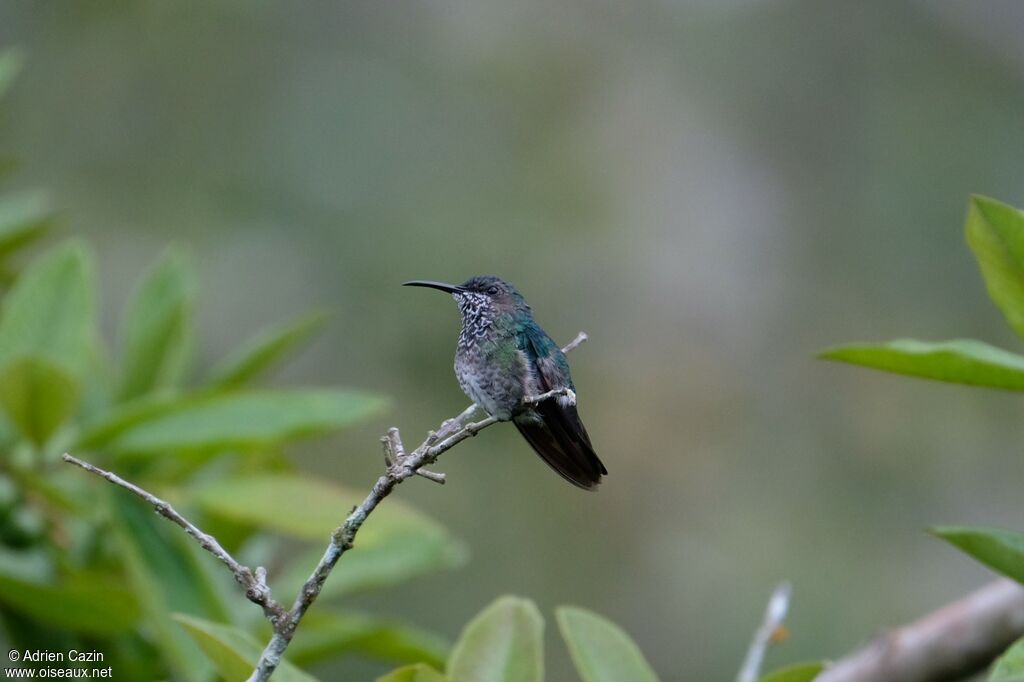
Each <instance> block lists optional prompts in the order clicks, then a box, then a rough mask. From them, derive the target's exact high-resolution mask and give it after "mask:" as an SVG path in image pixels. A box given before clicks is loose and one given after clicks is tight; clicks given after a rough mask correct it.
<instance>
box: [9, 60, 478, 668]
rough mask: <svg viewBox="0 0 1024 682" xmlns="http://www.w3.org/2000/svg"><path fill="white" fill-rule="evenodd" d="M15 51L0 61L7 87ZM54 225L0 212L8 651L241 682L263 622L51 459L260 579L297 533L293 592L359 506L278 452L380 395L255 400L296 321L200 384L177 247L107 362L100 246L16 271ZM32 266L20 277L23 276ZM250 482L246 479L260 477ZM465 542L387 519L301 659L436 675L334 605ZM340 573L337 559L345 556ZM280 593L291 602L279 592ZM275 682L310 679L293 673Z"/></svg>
mask: <svg viewBox="0 0 1024 682" xmlns="http://www.w3.org/2000/svg"><path fill="white" fill-rule="evenodd" d="M19 62H20V57H19V56H18V55H17V54H16V53H10V52H8V53H4V54H3V55H2V56H0V87H3V86H5V85H6V84H7V83H9V82H10V81H11V80H12V78H13V73H14V71H16V69H17V64H18V63H19ZM52 222H53V212H52V210H51V208H50V204H49V201H48V200H47V199H46V198H45V196H44V195H41V194H38V193H29V194H23V195H13V196H4V197H2V198H0V270H2V271H3V272H4V274H5V278H4V285H5V290H4V291H3V299H2V305H0V406H2V413H0V453H2V454H0V541H2V548H0V617H2V620H3V624H4V627H5V630H6V635H7V637H8V638H9V641H10V642H11V645H12V646H14V647H18V648H26V649H28V648H47V649H53V648H54V647H55V645H57V644H58V643H59V644H60V645H62V646H63V645H66V646H77V647H79V648H81V649H84V648H86V647H90V648H96V647H99V648H101V649H102V651H103V652H104V654H105V655H106V656H107V660H108V661H109V662H110V663H111V665H112V666H113V667H114V669H115V670H116V671H118V674H119V675H125V677H126V679H154V678H164V677H170V678H174V679H188V680H202V679H212V677H213V676H214V674H215V673H217V674H220V675H222V676H225V677H226V678H228V679H234V678H237V677H241V676H242V671H243V670H244V673H245V676H247V675H248V672H249V669H250V668H251V666H250V665H249V664H248V663H247V662H245V661H246V660H247V659H245V658H239V655H238V654H236V653H234V652H236V650H241V651H243V652H244V653H245V655H246V656H248V655H249V654H251V653H252V652H253V651H255V652H256V653H257V654H258V652H259V650H260V645H259V644H258V642H259V641H260V640H262V639H265V637H266V632H265V630H266V624H265V623H264V622H263V621H262V618H260V617H258V616H259V613H258V610H256V609H251V608H249V607H248V606H247V605H246V603H245V601H244V599H243V598H242V596H241V595H240V594H238V590H237V586H236V585H234V584H233V582H232V581H231V579H230V576H228V575H226V572H225V571H224V570H223V569H222V567H220V566H219V565H217V563H216V561H215V560H214V559H213V558H212V557H210V556H208V555H207V554H206V553H204V552H202V551H201V550H199V549H198V547H196V546H195V544H194V543H193V542H192V540H191V539H190V538H187V537H186V536H185V535H184V534H183V533H181V532H180V530H179V529H177V528H174V527H172V526H171V525H170V524H167V523H166V522H165V521H163V520H161V519H160V518H159V517H158V516H156V515H154V514H153V513H152V510H151V509H149V508H148V507H147V506H146V505H145V504H143V503H140V501H139V500H137V499H135V498H133V497H132V496H130V495H127V494H125V492H124V491H122V490H120V489H117V488H114V487H113V486H109V485H107V484H105V483H103V482H102V481H99V480H97V479H94V478H92V477H89V476H83V475H82V472H80V471H72V470H70V469H69V468H68V467H67V466H66V465H63V464H61V463H60V459H59V456H60V454H61V453H62V452H64V451H73V452H75V453H76V454H78V455H81V456H83V457H85V458H87V459H89V460H90V461H93V462H95V463H97V464H100V465H101V466H105V467H110V468H114V469H117V470H118V471H123V472H125V474H126V475H128V476H129V477H130V478H131V479H132V481H133V482H136V483H138V484H139V485H142V486H144V487H146V488H147V489H150V490H153V491H155V492H156V493H157V494H159V495H161V496H165V497H167V498H170V499H173V500H174V501H175V503H177V504H179V505H181V506H182V508H183V510H184V511H185V513H186V514H187V515H188V516H189V517H190V518H191V519H194V520H195V521H196V522H197V523H198V524H199V525H200V526H201V527H204V528H211V529H215V532H216V534H217V535H218V537H219V538H220V539H221V541H222V543H223V544H224V545H225V546H226V547H227V548H228V549H229V551H232V552H239V553H242V554H244V555H245V556H246V557H247V561H250V562H253V563H263V562H269V561H270V560H271V559H272V558H273V555H272V548H273V547H274V546H275V544H274V542H268V539H270V538H272V537H282V538H292V539H293V540H292V542H298V543H299V544H300V546H302V545H304V544H305V543H308V544H309V547H310V552H307V551H302V550H300V551H298V552H293V556H294V561H293V562H290V563H286V564H285V565H283V566H282V573H283V574H285V575H287V576H294V577H290V578H288V579H286V580H283V581H282V582H283V587H282V593H281V594H280V599H282V600H289V599H291V598H292V596H293V595H294V594H295V589H297V585H298V584H300V583H301V579H297V576H303V575H304V574H307V573H308V572H309V571H311V570H312V567H313V566H314V565H315V562H316V558H315V557H316V555H317V550H316V549H315V548H316V547H322V545H323V543H324V542H325V541H326V540H327V538H328V537H329V534H330V532H331V530H332V529H333V528H334V527H335V526H336V525H337V524H338V523H339V522H340V521H341V519H342V518H343V517H344V515H345V514H346V513H347V511H348V509H350V508H351V506H352V505H353V504H354V503H355V501H357V494H356V493H353V492H349V491H346V490H342V489H340V488H336V487H333V486H331V485H329V484H325V483H323V482H320V481H318V480H315V479H313V478H309V477H305V476H303V475H301V474H299V473H297V472H296V471H294V469H293V466H292V465H291V464H290V462H289V460H288V459H287V458H286V457H285V454H284V452H285V448H286V447H287V446H288V444H290V443H292V442H294V441H296V440H299V439H303V438H307V437H310V436H316V435H321V434H327V433H331V432H335V431H338V430H339V429H344V428H346V427H348V426H350V425H352V424H355V423H358V422H360V421H362V420H364V419H366V418H367V417H370V416H372V415H375V414H377V413H379V412H380V411H381V410H382V409H383V408H384V407H385V406H386V404H387V401H385V400H383V399H382V398H380V397H378V396H375V395H372V394H369V393H364V392H362V391H357V390H353V389H347V388H304V389H267V388H260V387H259V386H258V382H259V381H260V380H261V379H262V378H263V377H264V376H265V375H266V374H267V373H268V372H269V371H270V370H272V369H274V367H275V366H276V365H277V364H278V363H280V362H281V361H283V360H285V359H287V358H288V357H289V355H291V354H292V353H293V352H294V351H296V350H299V349H300V348H301V347H302V345H303V343H304V342H305V341H307V340H309V339H310V338H311V336H312V334H313V332H315V331H316V329H317V328H319V327H320V326H321V323H322V321H323V315H322V313H311V314H308V315H303V316H301V317H298V318H296V319H294V320H292V321H288V322H285V323H282V324H279V325H276V326H274V327H271V328H270V329H267V330H266V331H264V332H261V333H259V334H258V335H257V336H256V337H254V338H253V339H251V340H249V341H248V342H245V343H243V344H242V345H240V346H239V347H238V348H237V349H236V350H234V351H232V352H231V353H230V354H229V355H228V356H227V357H226V358H225V359H224V360H223V361H222V362H221V363H220V364H218V365H217V366H216V368H215V369H214V370H213V371H211V372H210V373H209V374H208V375H207V376H192V374H191V372H190V356H191V353H192V351H193V348H194V345H195V324H194V303H195V301H196V297H197V293H198V290H199V288H198V285H197V283H196V278H195V275H194V273H193V270H192V267H191V265H190V262H189V258H188V256H187V255H186V254H184V253H183V252H181V251H178V250H175V249H172V250H169V251H167V252H166V253H165V255H164V256H163V257H162V258H160V259H159V261H158V262H157V263H156V264H155V265H154V266H153V267H152V268H151V269H150V270H149V272H148V273H147V274H146V275H145V276H144V277H143V279H142V281H141V283H140V284H139V285H138V287H137V288H136V290H135V294H134V296H133V298H132V299H131V301H130V303H129V304H128V306H127V308H126V310H125V311H124V313H123V315H122V318H121V324H120V330H121V331H120V339H119V344H118V347H119V348H118V351H117V352H116V353H114V352H111V351H110V350H109V349H108V348H107V347H106V344H104V343H103V342H102V340H101V339H100V335H99V333H98V330H97V315H98V305H97V294H96V289H97V281H96V280H97V276H96V268H95V265H94V259H93V256H92V252H91V250H90V248H89V247H88V245H87V244H85V243H83V242H82V241H80V240H76V239H71V240H66V241H64V242H62V243H60V244H58V245H57V246H55V247H52V248H50V249H48V250H46V251H45V252H43V253H41V254H40V255H37V256H35V257H32V258H29V259H23V258H22V256H23V254H24V253H25V251H26V249H27V247H29V246H32V245H33V244H35V243H36V242H37V241H38V239H39V238H40V237H41V236H43V234H44V233H45V232H46V231H47V230H48V228H49V227H50V226H51V224H52ZM18 259H22V260H27V264H26V265H24V266H23V267H21V266H19V265H18V262H19V260H18ZM257 468H258V469H259V471H260V472H261V473H260V474H259V475H256V476H254V475H253V474H252V471H253V470H254V469H257ZM464 557H465V551H464V548H463V546H462V544H461V543H459V542H458V541H456V540H455V539H454V538H453V537H452V536H451V535H450V534H449V533H448V532H447V531H445V530H444V529H443V528H441V527H440V526H439V525H437V524H436V523H435V522H433V521H431V520H430V519H428V518H426V517H425V516H423V515H422V514H421V513H419V512H418V511H416V510H414V509H412V508H411V507H408V506H404V505H401V504H400V503H397V502H395V503H393V504H389V505H387V506H386V507H385V508H384V509H382V510H380V512H379V513H378V514H376V515H375V517H374V522H373V523H371V524H368V525H367V528H366V529H365V530H364V531H363V532H362V533H361V534H360V550H359V551H358V552H354V553H353V560H351V561H349V560H346V561H345V562H344V564H343V565H342V566H340V567H339V568H338V569H337V570H336V571H335V575H334V576H333V578H334V579H333V581H332V583H331V587H332V589H330V590H327V591H325V592H324V595H323V597H324V603H323V605H320V606H318V608H317V613H316V614H314V617H311V618H310V619H309V620H308V621H307V622H305V623H303V626H304V627H303V635H304V636H303V637H301V638H299V643H298V644H297V646H296V647H295V649H294V652H293V653H294V657H295V659H296V660H297V661H301V662H302V663H310V662H315V661H319V660H323V659H325V658H330V657H333V656H338V655H350V654H359V655H366V656H371V657H376V658H380V659H383V660H387V661H395V662H403V661H411V660H416V661H420V660H426V661H428V662H434V663H437V662H440V661H442V660H443V659H444V657H445V655H446V653H447V648H448V647H447V643H446V642H445V641H444V640H443V639H442V638H440V637H438V636H436V635H433V634H431V633H429V632H426V631H423V630H421V629H419V628H416V627H413V626H410V625H407V624H404V623H401V622H396V621H394V620H393V619H384V618H378V617H374V616H369V615H365V614H361V613H358V612H354V611H351V610H349V609H342V608H339V607H337V606H336V605H332V604H330V603H329V602H330V601H332V597H337V596H340V595H347V594H351V593H353V592H356V591H361V590H369V589H379V588H384V587H389V586H392V585H394V584H396V583H399V582H402V581H406V580H409V579H410V578H413V577H416V576H418V575H420V574H422V573H425V572H429V571H436V570H441V569H446V568H451V567H454V566H457V565H458V564H460V563H461V562H462V561H463V560H464ZM346 559H348V557H346ZM285 590H287V591H288V593H287V594H285V593H284V592H285ZM278 676H279V677H280V678H281V679H282V680H287V679H310V678H309V677H308V676H306V675H305V674H304V673H301V672H300V671H299V670H298V669H297V668H294V667H292V666H290V665H286V666H284V667H282V668H281V669H280V671H279V673H278Z"/></svg>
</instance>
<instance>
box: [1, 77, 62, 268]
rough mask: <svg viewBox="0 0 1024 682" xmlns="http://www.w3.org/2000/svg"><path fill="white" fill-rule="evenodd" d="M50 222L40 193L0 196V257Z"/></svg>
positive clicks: (50, 214)
mask: <svg viewBox="0 0 1024 682" xmlns="http://www.w3.org/2000/svg"><path fill="white" fill-rule="evenodd" d="M0 70H2V67H0ZM0 80H2V76H0ZM52 222H53V211H52V209H51V207H50V200H49V197H47V195H46V194H45V193H43V192H26V193H23V194H12V195H8V196H5V197H0V258H3V257H5V256H6V255H8V254H9V253H11V252H12V251H15V250H17V249H19V248H21V247H23V246H25V245H27V244H30V243H31V242H33V241H35V240H36V239H38V238H39V237H40V236H42V235H43V234H44V233H45V232H46V230H47V229H48V228H49V227H50V226H51V224H52Z"/></svg>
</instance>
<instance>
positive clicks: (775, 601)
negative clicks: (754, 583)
mask: <svg viewBox="0 0 1024 682" xmlns="http://www.w3.org/2000/svg"><path fill="white" fill-rule="evenodd" d="M792 593H793V587H792V585H790V584H789V583H788V582H783V583H780V584H779V586H778V587H776V588H775V591H774V592H772V596H771V598H770V599H769V600H768V607H767V608H766V609H765V611H764V619H763V620H762V621H761V627H759V628H758V629H757V632H755V633H754V638H753V640H751V642H750V648H749V649H747V657H746V658H745V659H744V660H743V667H741V668H740V672H739V675H737V676H736V682H757V680H758V679H759V678H760V676H761V665H762V664H763V663H764V655H765V653H767V651H768V647H770V646H771V645H772V642H774V641H776V636H777V633H778V632H779V631H780V629H781V628H782V627H783V623H784V622H785V620H786V614H787V613H788V612H789V598H790V596H791V595H792Z"/></svg>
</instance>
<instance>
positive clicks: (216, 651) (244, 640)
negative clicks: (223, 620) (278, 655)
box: [173, 613, 316, 682]
mask: <svg viewBox="0 0 1024 682" xmlns="http://www.w3.org/2000/svg"><path fill="white" fill-rule="evenodd" d="M173 618H174V620H176V621H178V622H179V623H181V625H182V627H184V628H185V630H186V631H187V632H188V634H189V635H190V636H191V637H192V638H193V639H194V640H195V641H196V643H197V644H198V645H199V646H200V647H201V648H202V650H203V652H204V653H206V655H207V656H208V657H209V659H210V661H212V662H213V665H214V667H215V668H216V669H217V673H218V674H219V675H220V676H221V677H222V678H224V679H225V680H226V681H227V682H235V681H236V680H237V681H238V682H244V680H248V679H249V675H250V674H251V673H252V671H253V669H254V668H255V667H256V663H257V661H259V658H260V653H261V652H262V651H263V645H261V644H260V643H259V642H257V641H256V639H255V638H253V636H252V635H250V634H249V633H247V632H245V631H243V630H239V629H238V628H236V627H232V626H230V625H222V624H220V623H211V622H210V621H208V620H203V619H201V618H194V617H192V616H187V615H185V614H183V613H176V614H174V616H173ZM315 680H316V678H314V677H312V676H311V675H308V674H307V673H304V672H303V671H301V670H299V669H298V668H296V667H295V666H294V665H292V664H291V663H289V662H288V661H286V660H282V661H281V664H280V665H279V666H278V667H277V670H276V671H274V681H275V682H315Z"/></svg>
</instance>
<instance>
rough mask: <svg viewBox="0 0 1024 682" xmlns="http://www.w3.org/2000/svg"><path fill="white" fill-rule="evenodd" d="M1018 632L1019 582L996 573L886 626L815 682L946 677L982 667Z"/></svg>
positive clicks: (1023, 626)
mask: <svg viewBox="0 0 1024 682" xmlns="http://www.w3.org/2000/svg"><path fill="white" fill-rule="evenodd" d="M1021 636H1024V587H1021V586H1020V585H1019V584H1017V583H1015V582H1013V581H1011V580H1005V579H1000V580H996V581H994V582H991V583H989V584H988V585H986V586H985V587H982V588H981V589H980V590H977V591H976V592H972V593H971V594H969V595H967V596H966V597H963V598H962V599H960V600H958V601H955V602H953V603H951V604H947V605H946V606H944V607H942V608H941V609H939V610H938V611H933V612H932V613H930V614H928V615H926V616H924V617H923V618H921V619H919V620H917V621H915V622H913V623H910V624H909V625H905V626H903V627H901V628H897V629H895V630H892V631H891V632H888V633H886V634H884V635H882V636H881V637H879V638H878V639H876V640H875V641H874V642H872V643H871V644H868V645H867V646H866V647H864V648H863V649H860V650H858V651H855V652H853V653H852V654H850V655H848V656H845V657H843V658H842V659H840V660H839V661H838V662H836V663H835V664H834V665H832V666H830V667H828V668H826V669H825V671H824V672H822V673H821V674H820V675H819V676H818V677H816V678H815V682H888V681H891V680H900V682H950V681H951V680H963V679H967V678H969V677H970V676H971V675H974V674H976V673H978V672H981V671H982V670H984V669H985V668H986V667H987V666H988V665H989V664H990V663H991V662H992V661H993V660H994V659H995V658H996V657H997V656H999V655H1000V654H1001V653H1003V651H1004V650H1005V649H1006V648H1007V647H1009V646H1010V644H1012V643H1013V642H1014V641H1016V640H1017V639H1019V638H1020V637H1021Z"/></svg>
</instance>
